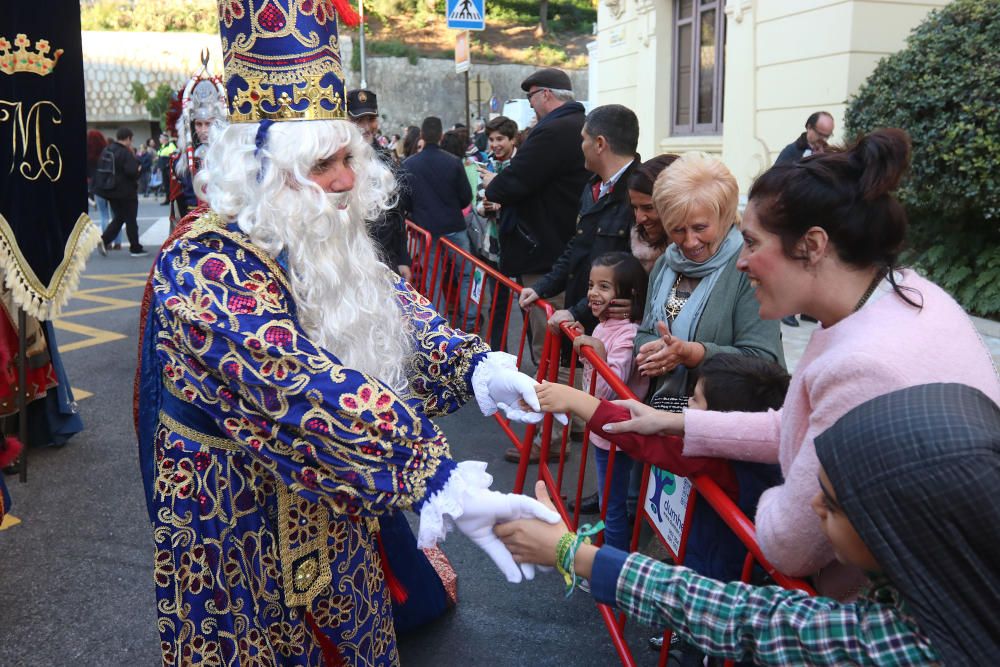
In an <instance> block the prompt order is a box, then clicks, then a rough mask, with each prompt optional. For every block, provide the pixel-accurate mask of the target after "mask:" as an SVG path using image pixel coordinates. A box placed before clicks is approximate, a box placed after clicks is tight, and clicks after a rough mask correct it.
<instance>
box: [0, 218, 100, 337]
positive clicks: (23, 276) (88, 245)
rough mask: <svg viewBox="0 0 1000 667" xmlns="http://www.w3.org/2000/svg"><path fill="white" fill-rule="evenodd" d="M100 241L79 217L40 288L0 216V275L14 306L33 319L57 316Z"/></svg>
mask: <svg viewBox="0 0 1000 667" xmlns="http://www.w3.org/2000/svg"><path fill="white" fill-rule="evenodd" d="M100 240H101V231H100V230H99V229H98V228H97V225H95V224H94V223H93V221H92V220H91V219H90V216H89V215H87V214H86V213H81V214H80V217H79V218H77V221H76V224H75V225H73V231H72V232H71V233H70V235H69V238H68V239H67V240H66V247H65V249H64V252H63V259H62V261H61V262H60V263H59V266H57V267H56V270H55V272H54V273H53V274H52V280H51V281H50V282H49V284H48V285H43V284H42V283H41V281H40V280H39V279H38V276H36V275H35V272H34V271H33V270H32V269H31V266H29V265H28V261H27V260H26V259H25V257H24V255H23V254H22V253H21V249H20V247H18V245H17V239H15V238H14V230H12V229H11V227H10V224H9V223H8V222H7V220H6V219H5V218H4V217H3V216H2V215H0V272H2V278H3V281H4V284H5V285H6V287H7V289H9V290H10V291H11V293H12V295H13V299H14V303H15V304H17V305H18V306H19V307H20V308H21V309H22V310H24V311H25V312H26V313H28V314H29V315H31V316H32V317H34V318H36V319H38V320H41V321H43V322H44V321H47V320H52V319H54V318H56V317H58V316H59V312H60V311H61V310H62V308H63V306H65V305H66V304H67V303H68V302H69V300H70V298H71V297H72V296H73V292H75V291H76V288H77V286H78V285H79V283H80V276H81V275H83V271H84V269H85V268H86V266H87V258H88V257H89V256H90V254H91V253H92V252H93V251H94V249H95V248H96V247H97V244H98V243H99V242H100Z"/></svg>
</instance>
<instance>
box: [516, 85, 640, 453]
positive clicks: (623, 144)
mask: <svg viewBox="0 0 1000 667" xmlns="http://www.w3.org/2000/svg"><path fill="white" fill-rule="evenodd" d="M580 135H581V138H582V143H581V150H582V152H583V156H584V159H585V163H586V167H587V169H588V170H590V171H592V172H593V173H594V176H593V177H592V178H591V179H590V180H589V181H588V183H587V184H586V186H585V187H583V188H582V190H583V191H582V193H581V194H580V195H579V197H578V199H577V201H578V207H579V216H578V218H577V222H576V233H575V234H574V235H573V238H571V239H570V241H569V243H568V244H566V248H565V249H564V250H563V252H562V254H561V255H560V256H559V258H558V259H557V260H556V263H555V265H554V266H553V267H552V269H551V270H550V271H548V272H547V273H546V274H545V275H543V276H541V277H539V278H538V279H537V280H536V281H534V282H533V283H532V285H531V287H526V288H525V289H524V290H522V292H521V296H520V298H519V301H518V303H519V305H520V306H521V307H522V308H528V309H529V311H528V312H529V313H531V316H532V326H535V324H534V323H535V322H537V319H536V318H537V317H538V315H540V314H542V311H541V309H539V308H537V307H532V304H533V303H534V302H535V301H536V300H537V299H538V298H539V297H542V298H545V299H547V300H549V301H550V302H551V301H552V300H553V299H552V297H553V295H558V294H559V293H561V292H563V291H565V296H564V299H562V300H561V302H562V303H565V306H566V307H565V308H562V307H560V308H559V310H557V311H556V312H555V313H553V315H552V317H551V318H549V320H548V326H549V327H550V328H552V329H553V330H554V329H556V328H558V326H559V324H560V323H562V322H573V321H579V322H581V323H583V325H584V327H585V329H586V330H587V331H588V332H589V331H592V330H593V328H594V326H595V325H596V323H597V322H596V320H595V319H594V316H593V314H592V313H591V312H590V307H589V306H588V305H587V284H588V282H589V280H590V265H591V263H592V262H593V260H594V259H595V258H596V257H598V256H600V255H603V254H604V253H606V252H620V251H626V252H628V251H629V238H630V236H629V232H630V231H631V229H632V225H633V224H634V222H635V215H634V214H633V213H632V206H631V203H630V202H629V198H628V188H627V187H626V183H627V182H628V178H629V176H631V175H632V172H633V171H635V169H636V167H638V166H639V163H640V160H639V156H638V155H636V152H635V149H636V146H637V145H638V143H639V119H638V118H636V115H635V113H633V112H632V110H631V109H628V108H627V107H623V106H622V105H620V104H608V105H605V106H600V107H597V108H596V109H594V110H593V111H591V112H590V114H589V115H588V116H587V119H586V124H585V125H584V126H583V130H582V131H581V132H580ZM502 252H503V251H502V249H501V254H502ZM611 306H612V309H613V310H614V309H615V308H616V307H617V310H618V311H620V312H624V313H627V312H628V307H627V306H626V307H624V308H623V307H622V305H621V301H620V300H618V299H616V300H615V301H612V303H611ZM609 312H611V313H612V316H614V312H612V311H609ZM541 321H542V322H543V323H544V322H545V320H544V316H543V317H542V320H541ZM543 326H544V325H543ZM533 342H534V341H533ZM564 371H565V372H564ZM579 377H580V376H579V374H578V375H577V378H579ZM559 379H560V381H561V382H563V383H566V382H568V381H569V372H568V369H566V368H565V367H564V368H563V369H561V370H560V378H559ZM520 456H521V452H520V450H518V449H517V448H516V447H512V448H510V449H508V450H507V451H506V453H505V454H504V458H506V459H507V460H508V461H512V462H517V461H519V460H520ZM555 456H558V450H556V451H555V452H554V453H552V452H550V457H555ZM539 458H540V450H539V448H538V447H537V444H536V445H533V446H532V451H531V454H530V458H529V461H530V462H531V463H534V462H536V461H537V460H538V459H539ZM550 460H552V459H550Z"/></svg>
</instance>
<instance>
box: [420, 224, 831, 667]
mask: <svg viewBox="0 0 1000 667" xmlns="http://www.w3.org/2000/svg"><path fill="white" fill-rule="evenodd" d="M411 224H412V223H407V227H408V230H409V228H410V226H411ZM420 231H422V230H420ZM427 250H428V249H427V248H425V249H424V250H423V255H422V256H423V257H427V256H429V254H430V253H429V252H427ZM414 264H416V261H415V262H414ZM466 271H468V272H469V275H470V280H469V285H468V287H467V289H466V290H465V291H464V297H465V298H464V299H463V291H462V289H461V285H462V276H463V274H464V273H465V272H466ZM477 274H478V276H479V278H478V279H477V277H476V276H477ZM422 275H423V276H425V278H427V277H429V283H428V282H425V283H424V284H428V285H429V288H428V290H427V291H426V292H424V294H425V295H426V296H427V297H428V298H429V299H430V300H431V302H432V303H433V304H434V305H435V307H436V308H437V309H438V312H440V313H441V314H442V315H444V316H445V317H447V318H448V319H449V320H451V321H452V322H453V323H456V324H458V323H460V322H467V323H471V325H472V326H470V327H469V330H471V332H473V333H477V334H480V335H482V334H483V333H489V332H491V330H492V329H493V327H492V324H493V323H497V324H498V325H499V323H500V322H501V320H502V325H503V335H502V340H501V341H498V342H499V343H500V345H499V346H497V345H494V347H495V349H506V346H507V343H508V340H507V339H508V330H510V329H511V313H512V311H513V306H514V304H515V303H516V299H517V296H518V295H519V294H520V292H521V290H522V289H523V288H522V287H521V286H520V285H518V284H517V283H515V282H514V281H512V280H510V279H509V278H507V277H505V276H503V275H502V274H501V273H500V272H499V271H497V270H496V269H494V268H493V267H491V266H489V265H488V264H486V263H485V262H483V261H482V260H480V259H477V258H476V257H473V256H472V255H470V254H469V253H467V252H465V251H463V250H462V249H461V248H458V247H457V246H455V244H453V243H451V242H450V241H448V240H447V239H441V240H439V241H438V243H437V244H436V246H435V248H434V260H433V264H432V265H431V266H429V267H427V266H425V267H424V273H423V274H422ZM500 288H505V289H508V290H510V298H509V299H508V300H507V302H506V305H505V307H502V308H498V307H497V299H496V298H493V299H491V300H490V306H489V307H488V308H485V309H484V308H483V298H482V297H483V294H484V293H486V291H487V289H493V290H496V291H499V289H500ZM495 293H496V292H494V294H495ZM535 303H536V304H537V306H536V307H540V308H543V309H544V310H545V313H546V316H547V317H548V316H551V314H552V313H553V308H552V307H551V306H550V305H549V304H548V303H546V302H545V301H544V300H539V301H537V302H535ZM518 319H520V318H518ZM458 328H461V326H458ZM526 334H527V327H525V326H523V324H522V325H521V326H520V331H518V332H516V334H515V335H517V337H518V339H519V342H518V347H517V358H518V364H519V367H520V365H521V362H522V359H523V356H524V352H525V343H526ZM577 335H578V334H577V333H576V332H575V331H574V330H572V329H570V328H569V327H567V326H566V325H565V324H563V325H562V327H561V329H560V331H559V332H550V331H548V330H546V333H545V339H544V343H543V346H542V354H541V358H540V359H538V360H536V361H537V362H538V368H537V372H536V375H535V377H536V378H537V379H539V380H541V379H543V378H544V379H547V380H548V381H549V382H558V381H559V371H560V363H561V357H562V353H561V350H562V347H563V342H564V340H568V341H572V340H573V339H575V338H576V337H577ZM564 337H565V339H564ZM578 356H582V357H583V358H584V359H586V360H587V361H588V362H589V363H590V364H591V365H592V366H593V368H594V374H593V377H592V378H591V383H590V387H588V388H586V389H587V390H588V391H589V393H591V394H593V393H594V387H595V384H596V379H597V377H598V376H600V377H601V378H602V379H603V380H604V381H605V382H606V383H607V384H608V386H609V387H610V388H611V389H612V391H614V392H615V393H616V394H617V395H618V396H619V397H620V398H623V399H625V398H632V399H635V398H636V396H635V395H634V394H633V393H632V392H631V391H630V390H629V388H628V387H627V386H626V385H625V383H623V382H622V381H621V379H620V378H618V377H616V376H615V375H614V373H613V372H612V370H611V369H610V368H609V367H608V366H607V364H606V363H604V361H602V360H601V358H600V357H598V356H597V355H596V354H595V353H594V351H593V350H592V349H591V348H589V347H582V348H581V350H580V353H579V355H578V354H577V353H576V352H574V353H573V354H572V355H571V357H570V361H569V369H568V370H569V380H568V383H569V384H570V385H572V384H573V382H574V377H575V374H576V373H577V372H579V365H578V363H577V360H578ZM496 418H497V422H498V423H499V424H500V426H501V428H502V429H503V431H504V432H505V433H506V434H507V436H508V438H510V440H511V442H513V443H514V445H516V446H517V447H518V448H519V449H520V450H521V461H520V463H519V465H518V471H517V477H516V480H515V483H514V489H513V490H514V492H515V493H523V490H524V485H525V481H526V477H527V470H528V458H529V457H528V454H529V452H530V450H531V445H532V442H533V441H534V440H535V436H536V433H538V434H539V437H538V440H539V441H540V447H541V461H542V462H547V461H548V454H549V451H550V450H551V448H552V447H553V446H556V447H559V460H558V463H556V472H555V475H553V472H552V470H550V467H549V464H548V463H544V464H541V465H539V468H538V478H539V479H541V480H543V481H544V482H545V484H546V487H547V488H548V491H549V496H550V497H551V498H552V500H553V502H554V503H555V505H556V508H557V510H558V511H559V513H560V515H561V516H562V517H563V520H564V521H565V522H566V524H567V525H568V526H570V527H571V528H572V529H576V527H577V526H578V524H579V518H580V517H579V507H580V499H581V496H582V495H583V486H584V482H585V479H586V471H587V462H588V458H589V457H588V456H587V451H588V447H589V441H590V431H589V429H585V430H584V436H583V443H582V445H581V447H580V463H579V468H578V471H577V474H576V480H575V482H574V484H575V488H574V489H573V491H574V495H573V497H574V498H575V503H574V506H575V507H576V511H575V512H574V513H573V515H572V516H571V515H570V514H569V513H568V512H567V510H566V504H565V502H564V500H563V496H562V488H563V483H564V481H566V476H565V468H566V462H567V445H568V443H569V440H570V438H569V435H570V427H569V426H567V427H563V428H562V430H561V431H560V430H558V429H553V428H552V424H553V417H552V415H550V414H547V415H546V416H545V418H544V420H543V421H542V423H541V425H540V427H536V426H534V425H528V426H527V427H526V428H525V431H524V433H523V434H522V435H520V436H519V435H518V434H517V433H516V432H515V431H514V429H513V428H512V425H511V424H510V423H509V422H508V420H507V419H506V418H504V417H503V416H502V415H500V414H497V415H496ZM553 433H556V434H557V442H556V443H555V445H553V442H552V439H553ZM676 440H677V441H678V442H677V445H678V446H679V445H680V438H677V439H676ZM615 449H616V448H614V447H612V449H611V451H610V452H609V457H608V470H607V475H606V481H605V485H604V488H603V489H601V490H600V491H601V493H602V500H603V501H605V502H602V503H601V505H602V507H605V508H606V507H607V502H606V500H607V497H608V495H607V494H608V493H609V491H610V488H611V476H612V471H613V469H614V458H615V455H614V452H615ZM651 470H652V467H651V466H650V465H646V466H645V467H644V470H643V475H642V486H641V488H640V507H639V510H641V511H638V512H637V516H636V521H635V524H634V525H633V527H632V528H633V530H632V544H631V548H632V550H633V551H634V550H636V549H637V547H638V540H639V532H640V531H639V529H640V527H641V525H642V522H643V521H645V522H646V523H647V524H649V526H650V527H651V528H652V529H653V533H654V534H655V535H657V537H658V538H659V539H660V542H661V543H662V544H663V546H664V548H665V549H666V550H667V551H668V553H670V555H671V556H672V557H673V559H674V562H676V563H683V562H684V556H685V551H686V547H687V539H688V534H689V533H690V528H691V519H692V515H693V512H694V508H695V505H696V503H698V502H707V503H708V505H709V506H710V507H711V508H712V509H713V510H714V511H715V512H716V513H717V514H718V515H719V516H720V517H721V518H722V520H723V522H724V523H725V524H726V525H727V526H728V527H729V529H730V530H732V531H733V533H734V534H735V535H736V536H737V538H739V540H740V541H741V542H742V543H743V544H744V545H745V546H746V548H747V557H746V562H745V563H744V567H743V577H742V580H743V581H749V578H750V576H751V573H752V571H753V568H754V564H757V565H760V566H761V568H762V569H763V570H764V571H765V572H767V573H768V574H769V575H770V576H771V577H772V578H773V579H774V581H775V582H776V583H777V584H778V585H780V586H783V587H785V588H793V589H800V590H804V591H806V592H808V593H810V594H815V591H814V590H813V589H812V588H811V587H810V586H809V584H808V583H806V582H805V581H802V580H800V579H796V578H793V577H789V576H787V575H784V574H782V573H781V572H779V571H778V570H777V569H775V568H774V566H773V565H771V564H770V563H769V562H768V561H767V559H766V558H765V556H764V554H763V552H762V551H761V549H760V545H759V544H758V543H757V538H756V532H755V530H754V525H753V522H752V521H750V519H748V518H747V517H746V515H744V514H743V512H741V511H740V509H739V508H738V507H737V506H736V504H735V503H734V502H733V501H732V500H731V499H730V498H729V497H728V496H727V495H726V494H725V492H724V491H723V490H722V489H721V488H720V487H719V485H718V484H717V483H716V482H715V481H714V480H713V479H711V478H710V477H707V476H705V475H696V476H694V477H693V478H691V480H690V481H691V486H692V488H691V493H690V495H689V498H688V502H687V507H686V512H685V519H684V526H683V530H682V532H681V536H680V542H679V546H678V548H677V549H674V548H673V547H672V546H671V545H670V544H668V543H667V542H666V540H664V539H663V537H662V535H660V533H659V531H658V530H657V528H656V525H655V522H654V521H653V519H652V518H651V517H650V515H649V513H648V508H647V506H646V503H645V496H646V493H647V488H648V482H649V477H650V474H651ZM677 479H682V478H679V477H678V478H677ZM603 514H604V513H603V512H602V518H603ZM601 539H603V536H599V538H598V540H601ZM597 608H598V612H599V613H600V616H601V619H602V620H603V621H604V624H605V626H606V628H607V631H608V634H609V636H610V638H611V641H612V643H613V645H614V647H615V650H616V651H617V652H618V656H619V658H620V660H621V662H622V664H623V665H627V666H631V665H635V664H636V663H635V659H634V657H633V655H632V652H631V650H630V648H629V646H628V644H627V643H626V642H625V639H624V627H625V618H624V615H622V614H619V615H617V616H616V615H615V613H614V611H613V610H612V609H611V608H610V607H607V606H605V605H597ZM664 638H665V641H664V648H663V649H662V650H661V653H660V661H659V664H660V665H665V664H666V661H667V656H668V654H669V647H670V641H669V639H670V633H669V631H668V632H666V633H665V634H664Z"/></svg>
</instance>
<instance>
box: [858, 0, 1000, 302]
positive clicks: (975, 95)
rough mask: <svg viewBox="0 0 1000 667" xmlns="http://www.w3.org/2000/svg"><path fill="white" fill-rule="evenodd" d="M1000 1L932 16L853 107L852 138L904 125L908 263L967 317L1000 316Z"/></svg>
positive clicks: (957, 2) (975, 2) (962, 1)
mask: <svg viewBox="0 0 1000 667" xmlns="http://www.w3.org/2000/svg"><path fill="white" fill-rule="evenodd" d="M998 45H1000V0H954V1H953V2H952V3H950V4H948V5H946V6H945V7H943V8H941V9H937V10H935V11H933V12H931V13H930V14H929V15H928V17H927V19H926V20H925V21H924V22H923V23H921V24H920V25H919V26H917V27H916V28H915V29H914V30H913V32H912V33H911V34H910V36H909V37H908V38H907V43H906V47H905V48H904V49H902V50H901V51H898V52H897V53H894V54H893V55H891V56H888V57H886V58H884V59H883V60H882V61H881V62H880V63H879V64H878V66H877V67H876V69H875V71H874V72H873V73H872V75H871V76H870V77H868V79H867V81H866V82H865V83H864V84H863V85H862V87H861V88H860V89H859V91H858V93H857V94H856V95H855V96H854V97H852V98H851V99H850V100H849V103H848V108H847V113H846V118H845V126H846V129H847V136H853V135H855V134H858V133H865V132H870V131H872V130H874V129H877V128H879V127H901V128H903V129H905V130H907V131H908V132H909V133H910V136H911V138H912V140H913V163H912V167H911V170H910V174H909V176H908V178H907V179H906V180H905V181H904V184H903V186H902V187H901V189H900V192H899V197H900V200H901V201H902V202H903V203H904V205H905V206H906V207H907V212H908V214H909V217H910V235H909V250H908V252H907V253H906V254H905V255H904V260H905V261H907V262H909V263H910V264H912V265H914V266H916V267H917V268H918V269H920V270H921V271H922V272H923V273H924V274H926V275H927V276H928V277H929V278H930V279H931V280H933V281H935V282H937V283H938V284H939V285H941V286H942V287H944V288H945V289H946V290H948V291H949V292H951V293H952V294H953V295H954V296H955V298H956V299H958V301H959V302H960V303H961V304H962V305H963V306H964V307H965V308H967V309H968V310H970V311H972V312H974V313H976V314H979V315H983V316H986V317H994V318H995V317H997V316H998V315H1000V174H998V169H997V166H998V164H1000V46H998Z"/></svg>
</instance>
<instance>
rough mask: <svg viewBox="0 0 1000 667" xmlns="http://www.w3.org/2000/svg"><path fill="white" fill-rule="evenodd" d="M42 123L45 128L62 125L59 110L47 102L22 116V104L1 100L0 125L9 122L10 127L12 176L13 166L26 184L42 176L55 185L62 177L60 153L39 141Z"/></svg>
mask: <svg viewBox="0 0 1000 667" xmlns="http://www.w3.org/2000/svg"><path fill="white" fill-rule="evenodd" d="M43 121H45V122H46V125H47V124H48V123H51V124H52V125H61V124H62V111H61V110H60V109H59V107H57V106H56V105H55V103H53V102H50V101H48V100H42V101H41V102H35V103H34V104H33V105H31V108H30V109H28V111H27V113H25V112H24V105H23V104H22V103H21V102H10V101H8V100H0V124H3V123H8V122H9V123H10V126H11V127H10V145H11V149H12V150H11V157H12V158H13V159H12V160H11V164H10V172H11V173H13V172H14V167H15V166H16V167H17V172H18V173H19V174H20V175H21V176H22V177H23V178H26V179H27V180H29V181H37V180H38V179H39V178H41V177H42V176H45V177H46V178H47V179H49V181H51V182H53V183H55V182H56V181H58V180H59V179H60V178H61V177H62V168H63V160H62V154H61V153H60V152H59V147H58V146H56V145H55V144H45V140H44V139H43V138H42V129H43ZM19 154H20V155H19ZM18 160H20V163H19V164H18Z"/></svg>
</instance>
